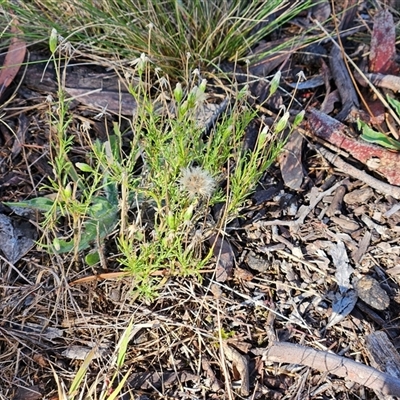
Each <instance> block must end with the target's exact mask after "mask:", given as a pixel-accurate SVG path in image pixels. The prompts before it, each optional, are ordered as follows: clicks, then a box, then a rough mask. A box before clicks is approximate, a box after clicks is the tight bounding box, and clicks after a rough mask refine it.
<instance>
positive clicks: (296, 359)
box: [264, 343, 400, 396]
mask: <svg viewBox="0 0 400 400" xmlns="http://www.w3.org/2000/svg"><path fill="white" fill-rule="evenodd" d="M264 357H265V359H266V360H268V361H274V362H279V363H291V364H293V363H294V364H300V365H306V366H308V367H311V368H315V369H317V370H318V371H322V372H329V373H330V374H334V375H336V376H339V377H342V378H347V379H349V380H351V381H353V382H356V383H359V384H360V385H364V386H366V387H368V388H370V389H373V390H377V391H379V392H381V393H382V394H384V395H390V396H400V380H399V379H398V378H396V377H394V376H392V375H389V374H386V373H384V372H380V371H378V370H377V369H375V368H372V367H369V366H367V365H364V364H361V363H358V362H355V361H353V360H350V359H349V358H345V357H340V356H337V355H336V354H330V353H327V352H325V351H318V350H314V349H311V348H308V347H305V346H300V345H297V344H292V343H274V344H273V345H272V346H271V347H270V348H269V349H268V350H267V351H266V352H265V353H264Z"/></svg>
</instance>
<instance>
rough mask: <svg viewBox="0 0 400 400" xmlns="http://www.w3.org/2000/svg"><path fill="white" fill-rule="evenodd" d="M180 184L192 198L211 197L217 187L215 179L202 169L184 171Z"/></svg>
mask: <svg viewBox="0 0 400 400" xmlns="http://www.w3.org/2000/svg"><path fill="white" fill-rule="evenodd" d="M179 183H180V185H181V187H182V189H183V190H185V191H186V192H187V193H188V194H189V197H191V198H194V197H211V195H212V194H213V193H214V190H215V187H216V183H215V179H214V178H213V177H212V176H211V175H210V174H209V173H208V172H207V171H204V170H203V169H202V168H201V167H189V168H184V169H182V172H181V177H180V179H179Z"/></svg>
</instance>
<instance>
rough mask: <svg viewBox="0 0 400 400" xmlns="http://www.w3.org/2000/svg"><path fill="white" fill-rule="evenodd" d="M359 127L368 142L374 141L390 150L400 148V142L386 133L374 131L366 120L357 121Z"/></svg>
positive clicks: (362, 136)
mask: <svg viewBox="0 0 400 400" xmlns="http://www.w3.org/2000/svg"><path fill="white" fill-rule="evenodd" d="M357 126H358V129H361V130H362V135H361V136H360V137H361V139H363V140H364V141H366V142H368V143H374V144H377V145H379V146H382V147H385V148H387V149H390V150H400V142H399V141H397V140H396V139H393V138H391V137H389V136H387V135H385V134H384V133H381V132H377V131H374V130H373V129H371V128H370V127H369V126H368V125H367V124H366V123H365V122H362V121H360V120H358V121H357Z"/></svg>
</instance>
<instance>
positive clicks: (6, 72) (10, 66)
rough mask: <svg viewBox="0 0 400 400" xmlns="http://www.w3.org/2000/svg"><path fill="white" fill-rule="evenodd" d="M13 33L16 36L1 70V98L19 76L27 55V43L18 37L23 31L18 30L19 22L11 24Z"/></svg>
mask: <svg viewBox="0 0 400 400" xmlns="http://www.w3.org/2000/svg"><path fill="white" fill-rule="evenodd" d="M11 33H12V34H13V35H14V36H13V38H12V39H11V42H10V47H9V48H8V52H7V54H6V58H5V60H4V64H3V67H2V68H1V70H0V97H1V95H2V94H3V92H4V90H5V89H6V88H7V87H8V86H9V85H10V83H11V82H12V81H13V80H14V78H15V77H16V75H17V74H18V71H19V69H20V67H21V65H22V63H23V62H24V58H25V54H26V42H25V41H24V40H22V39H21V38H19V37H18V35H19V34H21V31H20V30H19V29H18V21H17V20H16V19H14V20H13V22H12V23H11Z"/></svg>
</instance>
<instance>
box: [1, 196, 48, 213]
mask: <svg viewBox="0 0 400 400" xmlns="http://www.w3.org/2000/svg"><path fill="white" fill-rule="evenodd" d="M4 204H6V205H7V206H9V207H11V208H12V207H21V208H33V209H35V210H38V211H43V212H48V211H50V210H51V209H52V207H53V205H54V200H51V199H49V198H47V197H36V198H34V199H31V200H24V201H17V202H4Z"/></svg>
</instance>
